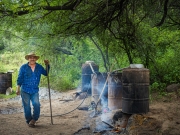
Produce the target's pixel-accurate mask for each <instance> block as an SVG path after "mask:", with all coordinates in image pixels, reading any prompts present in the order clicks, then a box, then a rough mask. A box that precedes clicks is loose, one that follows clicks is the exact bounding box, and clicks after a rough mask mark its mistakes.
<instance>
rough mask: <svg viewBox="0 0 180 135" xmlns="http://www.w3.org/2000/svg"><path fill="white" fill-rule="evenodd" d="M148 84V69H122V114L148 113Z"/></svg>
mask: <svg viewBox="0 0 180 135" xmlns="http://www.w3.org/2000/svg"><path fill="white" fill-rule="evenodd" d="M149 82H150V81H149V69H146V68H126V69H123V72H122V83H123V93H122V112H123V113H127V114H143V113H147V112H149Z"/></svg>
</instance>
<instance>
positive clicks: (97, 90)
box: [91, 72, 108, 106]
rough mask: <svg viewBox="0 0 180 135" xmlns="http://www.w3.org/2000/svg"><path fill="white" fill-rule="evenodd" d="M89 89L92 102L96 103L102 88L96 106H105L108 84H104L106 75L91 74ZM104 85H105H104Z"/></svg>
mask: <svg viewBox="0 0 180 135" xmlns="http://www.w3.org/2000/svg"><path fill="white" fill-rule="evenodd" d="M91 76H92V81H91V88H92V101H94V102H95V103H97V101H98V99H99V96H100V94H101V92H102V90H103V88H104V91H103V93H102V96H101V98H100V102H99V104H98V105H101V106H107V103H108V84H107V83H106V79H107V73H100V72H98V73H96V74H92V75H91ZM105 83H106V84H105Z"/></svg>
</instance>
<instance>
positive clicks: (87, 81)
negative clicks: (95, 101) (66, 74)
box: [81, 61, 99, 95]
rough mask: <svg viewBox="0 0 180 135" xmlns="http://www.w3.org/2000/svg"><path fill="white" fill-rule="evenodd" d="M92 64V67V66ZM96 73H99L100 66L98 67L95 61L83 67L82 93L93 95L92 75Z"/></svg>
mask: <svg viewBox="0 0 180 135" xmlns="http://www.w3.org/2000/svg"><path fill="white" fill-rule="evenodd" d="M90 64H91V66H92V67H91V66H90ZM92 69H93V70H94V72H95V73H96V72H99V66H98V65H96V64H95V63H94V62H93V61H86V62H85V63H84V64H83V65H82V77H81V79H82V87H81V91H82V92H87V93H88V94H89V95H91V93H92V92H91V91H92V90H91V74H93V71H92Z"/></svg>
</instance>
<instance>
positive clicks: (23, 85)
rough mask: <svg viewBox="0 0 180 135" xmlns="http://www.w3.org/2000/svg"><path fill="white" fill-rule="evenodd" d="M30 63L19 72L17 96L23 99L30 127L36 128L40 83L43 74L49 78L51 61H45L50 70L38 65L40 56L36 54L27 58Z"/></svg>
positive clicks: (31, 54)
mask: <svg viewBox="0 0 180 135" xmlns="http://www.w3.org/2000/svg"><path fill="white" fill-rule="evenodd" d="M25 59H26V60H28V63H26V64H24V65H22V66H21V67H20V70H19V74H18V78H17V91H16V94H17V95H20V93H21V98H22V104H23V108H24V115H25V119H26V122H27V124H28V126H29V127H35V123H36V121H37V120H38V118H39V116H40V102H39V83H40V79H41V74H43V75H45V76H47V70H48V72H49V68H50V66H49V61H48V60H44V63H45V64H46V65H47V66H46V67H48V69H46V70H45V69H44V68H43V66H42V65H40V64H38V63H36V61H37V60H38V59H39V56H36V54H35V53H30V54H28V55H26V56H25ZM30 102H31V103H32V106H33V114H32V113H31V105H30Z"/></svg>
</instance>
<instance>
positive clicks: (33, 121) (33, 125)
mask: <svg viewBox="0 0 180 135" xmlns="http://www.w3.org/2000/svg"><path fill="white" fill-rule="evenodd" d="M35 123H36V121H35V120H33V119H32V120H31V121H30V122H29V127H32V128H34V127H35Z"/></svg>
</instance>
